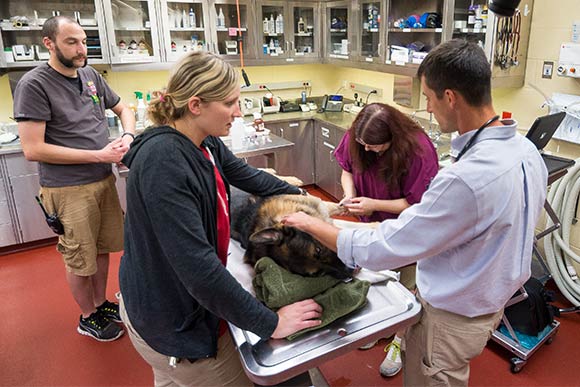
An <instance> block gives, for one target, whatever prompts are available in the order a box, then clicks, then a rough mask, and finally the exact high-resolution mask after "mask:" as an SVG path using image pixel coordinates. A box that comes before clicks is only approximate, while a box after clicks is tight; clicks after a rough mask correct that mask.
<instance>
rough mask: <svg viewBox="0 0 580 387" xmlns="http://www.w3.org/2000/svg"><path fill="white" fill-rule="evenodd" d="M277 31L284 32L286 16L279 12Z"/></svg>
mask: <svg viewBox="0 0 580 387" xmlns="http://www.w3.org/2000/svg"><path fill="white" fill-rule="evenodd" d="M276 33H277V34H283V33H284V18H283V17H282V15H280V14H278V17H277V18H276Z"/></svg>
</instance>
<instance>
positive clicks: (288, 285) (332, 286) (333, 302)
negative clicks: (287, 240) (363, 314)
mask: <svg viewBox="0 0 580 387" xmlns="http://www.w3.org/2000/svg"><path fill="white" fill-rule="evenodd" d="M255 271H256V277H255V278H254V280H253V281H252V282H253V285H254V290H255V291H256V297H257V298H258V299H259V300H260V301H262V302H264V304H266V306H267V307H269V308H270V309H273V310H277V309H279V308H281V307H282V306H284V305H288V304H292V303H294V302H297V301H301V300H304V299H307V298H314V300H315V301H316V302H317V303H318V304H319V305H320V306H322V309H323V312H322V317H321V320H322V324H320V325H318V326H316V327H313V328H307V329H303V330H301V331H299V332H296V333H294V334H293V335H290V336H288V337H287V338H288V340H294V339H295V338H296V337H298V336H300V335H301V334H303V333H305V332H308V331H311V330H315V329H320V328H322V327H324V326H326V325H328V324H330V323H331V322H333V321H334V320H336V319H338V318H340V317H342V316H345V315H347V314H349V313H350V312H353V311H355V310H357V309H359V308H361V307H362V306H364V305H365V304H366V297H367V293H368V291H369V287H370V286H371V283H370V282H368V281H360V280H357V279H353V280H352V281H350V282H348V283H344V282H342V281H341V280H339V279H336V278H334V277H332V276H330V275H324V276H320V277H303V276H301V275H298V274H293V273H290V272H289V271H288V270H286V269H284V268H282V267H280V266H279V265H278V264H277V263H276V262H274V261H273V260H272V259H271V258H269V257H263V258H261V259H260V260H259V261H258V262H257V263H256V266H255Z"/></svg>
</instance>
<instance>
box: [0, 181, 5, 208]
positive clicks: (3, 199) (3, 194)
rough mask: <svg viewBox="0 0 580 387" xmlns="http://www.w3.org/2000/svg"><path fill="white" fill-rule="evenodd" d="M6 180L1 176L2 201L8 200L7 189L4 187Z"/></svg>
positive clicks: (0, 198) (0, 190)
mask: <svg viewBox="0 0 580 387" xmlns="http://www.w3.org/2000/svg"><path fill="white" fill-rule="evenodd" d="M4 181H5V180H4V179H2V178H0V203H3V202H5V201H6V200H7V199H6V198H7V195H6V190H5V189H4ZM0 205H1V204H0Z"/></svg>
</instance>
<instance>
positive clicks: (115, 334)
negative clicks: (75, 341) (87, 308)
mask: <svg viewBox="0 0 580 387" xmlns="http://www.w3.org/2000/svg"><path fill="white" fill-rule="evenodd" d="M77 332H78V333H80V334H81V335H85V336H89V337H92V338H93V339H95V340H98V341H113V340H117V339H118V338H119V337H121V336H122V335H123V333H125V331H124V330H123V329H121V327H119V326H118V325H117V324H115V323H114V322H112V321H110V320H109V319H107V318H106V317H105V316H103V315H101V314H100V313H99V312H98V311H97V312H94V313H93V314H91V315H90V316H89V317H87V318H83V316H81V317H80V320H79V326H78V328H77Z"/></svg>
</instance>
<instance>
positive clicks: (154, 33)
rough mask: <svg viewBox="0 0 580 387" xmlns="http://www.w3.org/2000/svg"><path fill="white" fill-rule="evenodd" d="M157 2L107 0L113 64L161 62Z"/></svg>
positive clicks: (106, 13)
mask: <svg viewBox="0 0 580 387" xmlns="http://www.w3.org/2000/svg"><path fill="white" fill-rule="evenodd" d="M154 4H155V3H154V0H103V7H104V11H105V20H106V24H107V36H108V38H109V50H110V56H111V63H113V64H120V63H151V62H159V61H160V60H161V55H160V52H159V34H158V26H157V22H158V18H157V15H156V12H155V5H154Z"/></svg>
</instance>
